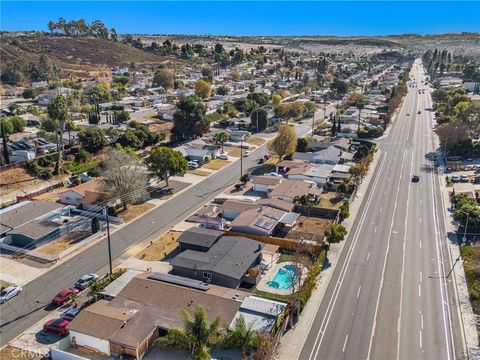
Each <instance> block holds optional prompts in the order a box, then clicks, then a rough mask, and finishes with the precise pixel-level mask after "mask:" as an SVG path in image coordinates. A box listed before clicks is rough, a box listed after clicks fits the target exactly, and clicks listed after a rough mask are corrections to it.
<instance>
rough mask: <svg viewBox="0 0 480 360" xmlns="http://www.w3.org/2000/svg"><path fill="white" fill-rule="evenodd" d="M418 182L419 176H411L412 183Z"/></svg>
mask: <svg viewBox="0 0 480 360" xmlns="http://www.w3.org/2000/svg"><path fill="white" fill-rule="evenodd" d="M419 181H420V176H418V175H413V176H412V182H419Z"/></svg>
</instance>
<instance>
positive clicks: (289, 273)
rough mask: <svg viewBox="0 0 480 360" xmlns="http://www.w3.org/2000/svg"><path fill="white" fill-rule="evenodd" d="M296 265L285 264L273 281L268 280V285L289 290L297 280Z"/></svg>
mask: <svg viewBox="0 0 480 360" xmlns="http://www.w3.org/2000/svg"><path fill="white" fill-rule="evenodd" d="M297 278H298V276H297V274H296V273H295V265H285V266H282V267H281V268H280V269H278V271H277V273H276V274H275V277H274V278H273V279H272V281H269V282H267V286H268V287H271V288H273V289H279V290H288V289H290V288H291V287H292V286H293V283H294V282H296V281H297Z"/></svg>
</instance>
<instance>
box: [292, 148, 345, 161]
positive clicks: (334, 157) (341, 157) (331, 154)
mask: <svg viewBox="0 0 480 360" xmlns="http://www.w3.org/2000/svg"><path fill="white" fill-rule="evenodd" d="M353 155H354V154H352V153H350V152H347V151H343V150H340V149H337V148H336V147H334V146H329V147H328V148H326V149H323V150H319V151H316V152H311V153H301V152H296V153H294V154H293V159H295V160H300V161H304V162H309V163H315V164H331V165H335V164H343V163H344V162H347V161H352V160H353Z"/></svg>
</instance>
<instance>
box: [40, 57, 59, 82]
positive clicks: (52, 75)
mask: <svg viewBox="0 0 480 360" xmlns="http://www.w3.org/2000/svg"><path fill="white" fill-rule="evenodd" d="M58 74H59V70H58V68H57V67H56V66H55V65H54V64H53V63H52V61H51V60H50V58H49V57H48V56H47V55H45V54H43V53H42V55H40V59H39V61H38V76H39V78H40V80H44V81H46V82H47V83H50V81H53V80H58Z"/></svg>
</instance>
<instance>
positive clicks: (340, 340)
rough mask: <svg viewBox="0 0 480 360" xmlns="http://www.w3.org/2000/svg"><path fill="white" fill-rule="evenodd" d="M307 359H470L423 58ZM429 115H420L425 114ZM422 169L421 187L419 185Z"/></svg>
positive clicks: (332, 283) (386, 144)
mask: <svg viewBox="0 0 480 360" xmlns="http://www.w3.org/2000/svg"><path fill="white" fill-rule="evenodd" d="M411 75H413V77H414V78H415V79H416V83H417V87H409V88H408V94H407V95H406V97H405V99H404V102H403V104H402V106H401V108H400V110H399V114H398V117H397V120H396V121H395V123H394V124H393V125H392V128H391V129H390V133H389V135H388V136H386V137H384V138H383V139H381V140H379V147H380V149H381V150H382V154H381V157H380V158H379V162H378V166H377V168H376V170H375V173H374V174H373V178H372V182H371V183H370V185H369V188H368V193H367V194H366V196H365V198H364V202H363V203H362V205H361V208H360V211H359V213H358V216H357V218H356V219H355V222H354V224H353V227H352V229H351V231H350V234H349V236H348V238H347V240H346V241H347V243H346V245H345V249H344V250H345V251H344V252H343V253H342V255H341V257H340V259H339V263H338V264H337V267H336V268H335V271H334V273H333V276H332V279H331V281H330V283H329V286H328V288H327V291H326V294H325V296H324V298H323V301H322V303H321V305H320V307H319V309H318V312H317V315H316V318H315V320H314V322H313V326H312V328H311V330H310V333H309V335H308V337H307V339H306V341H305V344H304V347H303V349H302V352H301V354H300V359H302V360H303V359H309V360H311V359H365V358H372V359H463V358H464V353H465V350H464V349H465V346H464V343H463V336H462V331H463V330H462V328H461V326H460V320H459V315H458V309H457V306H456V303H457V301H456V296H455V293H454V288H453V286H452V281H453V279H452V277H450V278H445V275H446V274H447V273H448V272H449V271H450V269H451V266H452V264H451V262H450V258H449V253H448V249H447V240H446V235H445V230H444V229H445V226H444V215H443V209H442V206H441V200H440V189H439V185H440V183H439V178H438V176H437V175H436V174H435V172H434V168H433V163H432V161H431V160H429V159H427V157H426V155H427V154H429V153H431V152H433V151H434V149H435V147H434V145H433V136H432V135H433V133H432V116H433V113H432V112H430V111H428V110H426V109H427V108H431V107H432V102H431V97H430V94H429V91H428V90H426V91H425V93H424V94H423V93H422V94H419V93H418V90H419V89H426V86H425V85H423V84H422V83H421V80H423V79H424V77H425V76H424V75H423V68H422V67H421V65H420V62H419V61H417V62H415V64H414V66H413V68H412V73H411ZM418 111H420V113H418ZM412 175H419V176H420V181H419V182H418V183H413V182H411V178H412Z"/></svg>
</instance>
